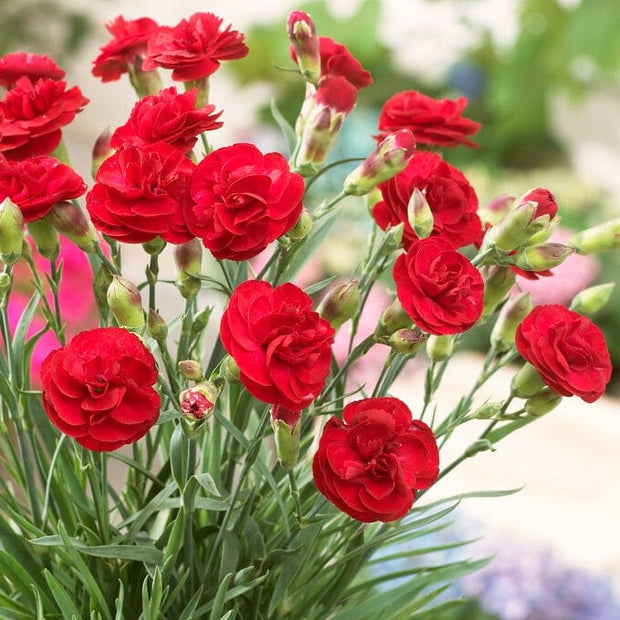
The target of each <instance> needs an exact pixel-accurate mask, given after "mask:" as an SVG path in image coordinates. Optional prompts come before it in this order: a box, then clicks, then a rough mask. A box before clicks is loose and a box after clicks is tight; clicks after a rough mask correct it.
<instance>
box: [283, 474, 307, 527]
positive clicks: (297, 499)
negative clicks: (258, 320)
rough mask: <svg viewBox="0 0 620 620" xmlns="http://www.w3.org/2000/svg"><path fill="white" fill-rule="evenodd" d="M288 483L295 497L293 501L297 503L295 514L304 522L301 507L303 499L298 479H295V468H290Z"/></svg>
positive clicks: (299, 521)
mask: <svg viewBox="0 0 620 620" xmlns="http://www.w3.org/2000/svg"><path fill="white" fill-rule="evenodd" d="M287 473H288V483H289V488H290V490H291V497H292V498H293V503H294V504H295V516H296V517H297V522H298V523H300V524H303V522H304V519H303V517H302V514H303V513H302V509H301V499H300V496H299V489H298V488H297V480H295V474H294V473H293V469H292V468H291V469H288V470H287Z"/></svg>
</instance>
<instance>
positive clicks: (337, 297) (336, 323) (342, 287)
mask: <svg viewBox="0 0 620 620" xmlns="http://www.w3.org/2000/svg"><path fill="white" fill-rule="evenodd" d="M359 305H360V290H359V287H358V285H357V280H353V281H352V282H340V283H339V284H336V285H335V286H332V288H330V289H329V291H327V293H326V294H325V296H324V297H323V299H322V300H321V303H320V304H319V307H318V308H317V312H318V313H319V314H320V315H321V317H322V318H324V319H325V320H326V321H329V323H330V324H331V326H332V327H333V328H334V329H338V328H339V327H340V326H341V325H342V324H343V323H344V322H346V321H348V320H349V319H350V318H351V317H353V316H354V315H355V313H356V312H357V310H358V308H359Z"/></svg>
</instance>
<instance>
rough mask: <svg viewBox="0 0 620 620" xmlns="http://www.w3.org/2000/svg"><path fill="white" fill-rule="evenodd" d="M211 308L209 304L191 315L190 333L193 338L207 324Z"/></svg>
mask: <svg viewBox="0 0 620 620" xmlns="http://www.w3.org/2000/svg"><path fill="white" fill-rule="evenodd" d="M211 312H213V308H212V307H211V306H205V307H204V308H203V309H202V310H199V311H198V312H196V314H194V316H193V317H192V329H191V332H190V335H191V337H192V338H195V337H196V336H197V335H198V334H200V333H202V332H203V331H204V330H205V329H206V327H207V325H208V324H209V318H210V317H211Z"/></svg>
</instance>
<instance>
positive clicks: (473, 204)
mask: <svg viewBox="0 0 620 620" xmlns="http://www.w3.org/2000/svg"><path fill="white" fill-rule="evenodd" d="M378 187H379V189H380V190H381V194H382V196H383V200H382V201H380V202H378V203H377V204H376V205H375V206H374V208H373V212H372V215H373V217H374V219H375V221H376V222H377V224H378V225H379V226H380V227H381V228H382V229H383V230H386V229H387V228H388V226H396V225H398V224H400V223H401V222H403V223H404V224H405V230H404V233H403V247H404V248H405V249H407V248H408V247H409V246H410V245H411V244H412V243H413V242H414V241H415V240H416V239H417V238H418V236H417V235H416V233H415V232H414V230H413V229H412V228H411V225H410V224H409V218H408V216H407V205H408V204H409V199H410V198H411V195H412V194H413V190H414V189H415V188H417V189H419V190H420V191H421V192H422V194H423V195H424V197H425V198H426V201H427V202H428V205H429V207H430V209H431V211H432V213H433V218H434V225H433V232H432V234H433V235H436V236H440V237H442V238H443V239H445V240H446V241H448V242H450V243H451V244H452V246H453V247H455V248H461V247H464V246H466V245H469V244H470V243H475V244H479V243H480V242H481V240H482V222H481V221H480V218H479V217H478V214H477V210H478V197H477V196H476V192H475V191H474V188H473V187H472V186H471V185H470V184H469V182H468V181H467V179H466V178H465V176H464V175H463V173H462V172H461V171H460V170H458V169H457V168H455V167H454V166H451V165H450V164H448V163H447V162H445V161H444V160H443V159H442V158H441V157H440V156H439V155H437V154H436V153H429V152H427V151H416V153H415V154H414V156H413V157H412V159H411V161H410V162H409V164H408V166H407V167H406V168H405V169H404V170H403V171H402V172H399V173H398V174H397V175H396V176H395V177H393V178H391V179H390V180H388V181H386V182H385V183H381V184H380V185H379V186H378Z"/></svg>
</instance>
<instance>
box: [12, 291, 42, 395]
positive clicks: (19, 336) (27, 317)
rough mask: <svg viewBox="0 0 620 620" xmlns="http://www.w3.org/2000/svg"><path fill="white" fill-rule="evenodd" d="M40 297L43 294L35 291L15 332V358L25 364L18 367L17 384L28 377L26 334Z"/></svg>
mask: <svg viewBox="0 0 620 620" xmlns="http://www.w3.org/2000/svg"><path fill="white" fill-rule="evenodd" d="M40 299H41V295H40V294H39V293H37V292H35V293H34V294H33V295H32V297H31V298H30V301H29V302H28V305H27V306H26V307H25V308H24V311H23V312H22V315H21V316H20V317H19V321H18V322H17V326H16V327H15V332H14V333H13V343H12V347H13V359H15V360H20V361H21V363H22V365H23V367H19V368H17V369H16V370H18V371H19V373H20V375H19V376H18V377H15V379H16V381H17V385H23V382H24V377H26V376H27V373H28V372H29V363H28V360H27V359H26V356H25V355H24V347H25V344H26V340H27V339H26V334H27V333H28V328H29V327H30V323H32V319H33V317H34V314H35V312H36V311H37V307H38V305H39V301H40Z"/></svg>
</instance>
